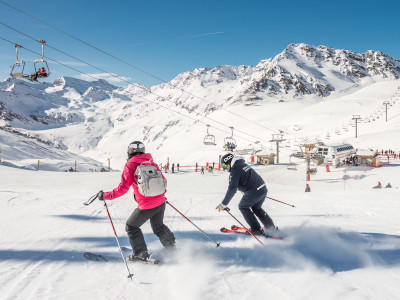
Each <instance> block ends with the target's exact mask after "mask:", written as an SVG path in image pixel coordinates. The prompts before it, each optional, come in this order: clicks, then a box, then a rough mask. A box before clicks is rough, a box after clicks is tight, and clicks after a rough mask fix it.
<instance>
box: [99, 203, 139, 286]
mask: <svg viewBox="0 0 400 300" xmlns="http://www.w3.org/2000/svg"><path fill="white" fill-rule="evenodd" d="M103 201H104V206H105V207H106V210H107V215H108V218H109V219H110V222H111V226H112V229H113V231H114V235H115V239H116V240H117V244H118V248H119V253H121V256H122V260H123V261H124V263H125V266H126V269H127V270H128V274H129V275H128V278H130V279H131V280H132V281H133V279H132V276H133V274H132V273H131V271H130V270H129V267H128V264H127V263H126V260H125V257H124V254H123V253H122V250H121V245H120V244H119V240H118V236H117V232H116V231H115V228H114V224H113V221H112V219H111V216H110V212H109V211H108V207H107V204H106V200H103Z"/></svg>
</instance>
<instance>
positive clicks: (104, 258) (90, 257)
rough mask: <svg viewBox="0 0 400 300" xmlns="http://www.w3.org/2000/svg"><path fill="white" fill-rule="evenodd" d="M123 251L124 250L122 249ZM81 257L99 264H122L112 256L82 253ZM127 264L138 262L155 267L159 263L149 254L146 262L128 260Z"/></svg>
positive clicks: (120, 260)
mask: <svg viewBox="0 0 400 300" xmlns="http://www.w3.org/2000/svg"><path fill="white" fill-rule="evenodd" d="M123 250H125V249H123ZM83 257H84V258H86V259H88V260H92V261H100V262H123V260H122V258H118V257H114V256H108V255H101V254H95V253H92V252H85V253H83ZM126 261H127V262H133V263H136V262H140V263H144V264H150V265H157V264H159V263H160V261H159V260H158V259H155V258H153V257H151V254H150V255H149V257H148V258H147V259H146V260H135V261H130V260H129V259H127V260H126Z"/></svg>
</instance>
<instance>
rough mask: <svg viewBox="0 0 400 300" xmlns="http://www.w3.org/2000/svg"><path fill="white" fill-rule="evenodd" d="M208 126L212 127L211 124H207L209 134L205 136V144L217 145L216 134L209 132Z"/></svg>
mask: <svg viewBox="0 0 400 300" xmlns="http://www.w3.org/2000/svg"><path fill="white" fill-rule="evenodd" d="M208 128H210V125H207V135H206V136H205V137H204V140H203V143H204V145H208V146H215V145H216V144H215V136H213V135H212V134H210V133H209V132H208Z"/></svg>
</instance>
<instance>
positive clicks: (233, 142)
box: [224, 126, 237, 148]
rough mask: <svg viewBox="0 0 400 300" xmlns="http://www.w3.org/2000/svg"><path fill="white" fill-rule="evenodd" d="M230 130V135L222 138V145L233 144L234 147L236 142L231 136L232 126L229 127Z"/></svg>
mask: <svg viewBox="0 0 400 300" xmlns="http://www.w3.org/2000/svg"><path fill="white" fill-rule="evenodd" d="M229 128H230V129H231V130H232V134H231V136H230V137H226V138H224V147H225V146H226V145H228V144H230V145H233V148H236V146H237V144H236V141H235V139H234V138H233V127H232V126H231V127H229Z"/></svg>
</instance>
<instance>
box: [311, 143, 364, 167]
mask: <svg viewBox="0 0 400 300" xmlns="http://www.w3.org/2000/svg"><path fill="white" fill-rule="evenodd" d="M312 152H313V153H318V154H319V155H323V156H324V163H325V164H331V165H332V167H334V168H336V167H338V166H340V165H343V164H344V162H345V161H346V159H347V158H349V157H352V156H354V155H355V154H356V152H357V150H356V149H354V147H353V146H352V145H350V144H342V145H329V146H328V145H323V146H318V147H316V148H314V149H313V150H312Z"/></svg>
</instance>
